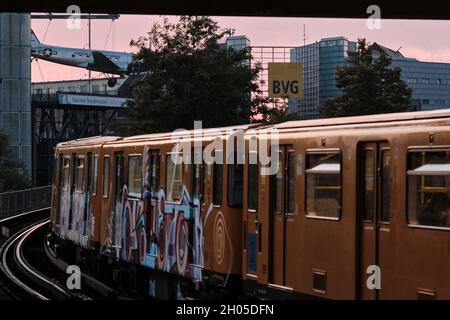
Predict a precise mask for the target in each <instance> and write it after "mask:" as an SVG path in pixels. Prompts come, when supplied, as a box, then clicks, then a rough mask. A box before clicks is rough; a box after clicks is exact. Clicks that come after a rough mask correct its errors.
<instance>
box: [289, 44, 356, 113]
mask: <svg viewBox="0 0 450 320" xmlns="http://www.w3.org/2000/svg"><path fill="white" fill-rule="evenodd" d="M355 48H356V43H355V42H352V41H349V40H348V39H347V38H345V37H333V38H324V39H321V40H320V41H317V42H315V43H311V44H308V45H304V46H301V47H296V48H293V49H292V50H291V62H301V63H302V64H303V99H300V100H297V99H291V100H290V101H289V112H290V113H299V114H300V115H301V116H302V117H303V118H306V119H314V118H319V117H320V115H319V113H318V111H317V107H318V106H319V105H320V104H322V103H323V102H324V101H325V100H326V99H328V98H332V97H335V96H337V95H339V93H340V90H339V89H338V88H337V87H336V68H337V67H339V66H344V65H345V64H346V63H347V62H346V59H347V57H348V55H347V52H348V51H349V50H350V51H355V50H356V49H355Z"/></svg>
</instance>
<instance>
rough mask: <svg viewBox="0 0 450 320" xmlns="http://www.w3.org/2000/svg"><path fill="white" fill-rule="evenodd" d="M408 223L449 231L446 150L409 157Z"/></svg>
mask: <svg viewBox="0 0 450 320" xmlns="http://www.w3.org/2000/svg"><path fill="white" fill-rule="evenodd" d="M408 223H409V224H411V225H421V226H430V227H441V228H450V150H444V151H438V150H433V151H431V150H430V151H416V152H410V153H409V155H408Z"/></svg>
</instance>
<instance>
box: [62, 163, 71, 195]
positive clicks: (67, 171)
mask: <svg viewBox="0 0 450 320" xmlns="http://www.w3.org/2000/svg"><path fill="white" fill-rule="evenodd" d="M69 177H70V159H69V158H65V159H64V176H63V183H62V186H63V189H66V190H67V189H68V188H69V183H70V182H69Z"/></svg>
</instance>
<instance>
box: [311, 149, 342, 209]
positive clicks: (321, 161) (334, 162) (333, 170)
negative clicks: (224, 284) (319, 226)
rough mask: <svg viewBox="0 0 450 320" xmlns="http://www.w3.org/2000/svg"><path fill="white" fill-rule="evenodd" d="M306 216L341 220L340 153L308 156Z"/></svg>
mask: <svg viewBox="0 0 450 320" xmlns="http://www.w3.org/2000/svg"><path fill="white" fill-rule="evenodd" d="M306 161H307V170H306V214H307V216H310V217H325V218H339V217H340V214H341V164H340V155H339V154H338V153H327V154H308V155H307V158H306Z"/></svg>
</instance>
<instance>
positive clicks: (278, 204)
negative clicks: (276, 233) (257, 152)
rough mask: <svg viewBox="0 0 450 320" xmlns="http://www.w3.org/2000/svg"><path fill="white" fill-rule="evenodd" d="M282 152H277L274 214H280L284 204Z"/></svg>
mask: <svg viewBox="0 0 450 320" xmlns="http://www.w3.org/2000/svg"><path fill="white" fill-rule="evenodd" d="M281 157H282V153H279V154H278V162H277V172H276V174H275V196H274V202H275V205H274V209H275V210H274V212H275V213H276V214H281V212H282V211H283V204H284V198H283V189H284V185H283V182H284V179H283V174H284V168H283V160H282V159H281Z"/></svg>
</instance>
